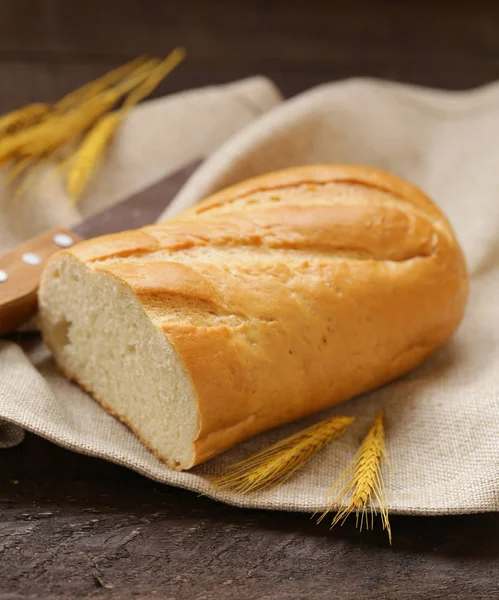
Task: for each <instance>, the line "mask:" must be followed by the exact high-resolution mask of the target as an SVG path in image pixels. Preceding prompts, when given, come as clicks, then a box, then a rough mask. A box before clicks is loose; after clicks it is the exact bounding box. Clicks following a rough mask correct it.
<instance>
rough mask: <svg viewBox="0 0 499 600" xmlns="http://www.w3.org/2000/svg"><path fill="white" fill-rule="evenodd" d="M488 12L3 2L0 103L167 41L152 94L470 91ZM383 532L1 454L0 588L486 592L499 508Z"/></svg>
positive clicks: (482, 0)
mask: <svg viewBox="0 0 499 600" xmlns="http://www.w3.org/2000/svg"><path fill="white" fill-rule="evenodd" d="M498 23H499V4H498V3H494V2H490V1H489V0H476V1H475V2H467V3H459V2H454V3H446V2H441V3H438V2H429V0H422V1H420V2H418V3H415V2H412V3H409V2H400V1H398V2H397V1H395V0H380V1H379V2H372V1H370V0H355V1H346V0H345V1H341V2H340V1H334V0H330V1H329V2H323V1H321V0H310V1H309V2H306V3H303V2H300V3H298V2H295V1H294V0H289V1H288V2H286V3H284V2H278V1H276V0H267V1H264V0H253V1H252V2H247V3H242V2H233V1H229V0H219V1H216V2H206V1H205V0H184V1H182V2H176V3H171V2H168V3H167V2H164V1H163V0H106V1H105V2H104V1H102V0H85V2H78V3H76V2H68V1H67V0H3V1H2V2H0V112H2V111H6V110H10V109H13V108H16V107H18V106H19V105H21V104H24V103H27V102H32V101H49V102H50V101H54V100H56V99H58V98H60V97H61V96H62V95H63V94H65V93H67V92H69V91H71V90H72V89H74V88H75V87H77V86H78V85H82V84H83V83H85V82H87V81H88V80H90V79H92V78H95V77H97V76H99V75H101V74H102V73H104V72H105V71H106V70H109V69H111V68H113V67H115V66H117V65H119V64H121V63H123V62H125V61H126V60H129V59H130V58H132V57H135V56H136V55H137V54H140V53H149V54H158V55H166V54H167V53H168V52H169V51H170V50H171V49H172V48H173V47H174V46H175V45H177V44H183V45H185V46H186V47H187V50H188V58H187V60H186V61H185V63H184V64H183V65H182V66H181V67H180V68H179V69H177V71H175V72H174V73H172V75H171V76H170V77H168V78H167V79H166V80H165V81H164V82H163V83H162V84H161V85H160V86H159V88H158V89H157V90H156V92H155V95H157V96H160V95H163V94H167V93H171V92H174V91H178V90H181V89H186V88H189V87H194V86H201V85H211V84H214V83H223V82H228V81H232V80H234V79H239V78H242V77H247V76H250V75H254V74H264V75H267V76H269V77H270V78H272V79H273V80H274V81H275V82H276V83H277V85H278V86H279V87H280V88H281V90H282V91H283V93H284V94H285V95H286V96H291V95H293V94H296V93H298V92H300V91H303V90H305V89H307V88H309V87H311V86H313V85H317V84H320V83H323V82H326V81H334V80H337V79H342V78H345V77H353V76H373V77H383V78H388V79H393V80H398V81H404V82H409V83H414V84H419V85H428V86H437V87H443V88H447V89H462V88H469V87H473V86H477V85H483V84H485V83H489V82H491V81H494V80H496V79H498V78H499V26H498ZM25 343H29V341H28V342H25ZM16 482H18V483H16ZM392 528H393V534H394V546H393V548H389V547H388V545H387V542H386V537H385V535H384V534H383V533H381V532H380V531H379V530H378V531H376V532H363V533H362V534H360V533H358V532H357V531H356V530H355V529H354V527H353V525H352V523H348V524H347V525H345V527H344V528H342V529H337V530H336V531H334V532H332V533H329V531H328V529H327V525H324V526H319V527H317V526H316V525H315V524H314V523H313V522H312V521H311V520H310V518H309V515H304V514H296V513H272V512H264V511H248V510H240V509H236V508H231V507H227V506H225V505H222V504H219V503H215V502H212V501H210V500H208V499H206V498H199V497H197V496H196V495H195V494H192V493H189V492H184V491H182V490H177V489H174V488H169V487H166V486H160V485H157V484H154V483H153V482H150V481H148V480H146V479H144V478H141V477H139V476H138V475H136V474H134V473H131V472H130V471H126V470H124V469H122V468H119V467H116V466H114V465H111V464H108V463H105V462H103V461H100V460H98V459H92V458H88V457H85V456H81V455H77V454H74V453H71V452H69V451H66V450H62V449H60V448H57V447H56V446H54V445H52V444H50V443H49V442H46V441H44V440H41V439H39V438H36V437H35V436H33V435H28V436H27V440H26V442H25V443H23V444H21V445H20V446H19V447H17V448H13V449H10V450H1V451H0V598H1V599H7V598H9V599H14V598H15V599H18V598H28V597H29V598H68V597H69V598H80V597H89V598H93V597H99V598H100V597H112V598H132V597H133V598H155V597H156V598H175V599H180V600H181V599H183V598H185V599H189V600H191V599H199V600H201V599H205V600H211V599H215V598H216V599H219V598H220V599H222V600H223V599H225V598H227V599H229V598H230V599H233V598H234V599H236V598H237V599H241V600H245V599H253V598H262V599H266V600H270V599H272V600H273V599H277V600H288V599H295V598H317V600H320V599H322V598H324V599H326V598H327V599H328V600H329V599H330V598H338V599H339V600H350V599H356V600H357V599H360V600H362V599H365V598H369V599H378V598H379V599H383V600H385V599H386V600H391V599H396V600H406V599H407V600H408V599H411V600H423V599H425V600H426V599H432V600H440V599H453V600H470V599H473V600H474V599H485V600H488V599H495V598H497V597H498V593H499V576H498V571H499V567H498V565H499V544H498V539H499V518H498V516H497V515H472V516H461V517H438V518H431V517H427V518H423V517H392ZM111 586H112V587H111Z"/></svg>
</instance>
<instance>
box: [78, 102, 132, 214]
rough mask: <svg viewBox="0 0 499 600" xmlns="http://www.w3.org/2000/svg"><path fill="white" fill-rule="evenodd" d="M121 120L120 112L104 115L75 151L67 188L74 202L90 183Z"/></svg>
mask: <svg viewBox="0 0 499 600" xmlns="http://www.w3.org/2000/svg"><path fill="white" fill-rule="evenodd" d="M120 122H121V113H120V112H115V113H111V114H109V115H105V116H104V117H102V118H101V119H100V120H99V121H98V122H97V124H96V125H95V126H94V127H93V128H92V129H91V131H90V132H89V133H88V134H87V135H86V136H85V138H84V140H83V142H82V144H81V146H80V148H79V149H78V150H77V152H76V153H75V155H74V157H73V159H72V160H71V162H70V170H69V173H68V177H67V180H66V190H67V192H68V195H69V197H70V199H71V200H72V201H73V202H76V200H77V199H78V198H79V197H80V195H81V193H82V192H83V190H84V188H85V187H86V185H87V184H88V182H89V180H90V178H91V176H92V175H93V173H94V172H95V170H96V168H97V164H98V162H99V159H100V158H101V156H102V154H103V153H104V150H105V149H106V147H107V146H108V144H109V142H110V140H111V138H112V136H113V135H114V132H115V131H116V129H117V128H118V126H119V124H120Z"/></svg>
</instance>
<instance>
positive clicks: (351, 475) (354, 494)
mask: <svg viewBox="0 0 499 600" xmlns="http://www.w3.org/2000/svg"><path fill="white" fill-rule="evenodd" d="M383 459H385V461H387V455H386V448H385V431H384V427H383V411H381V412H380V413H379V414H378V416H377V417H376V419H375V420H374V423H373V424H372V426H371V429H370V430H369V432H368V434H367V435H366V437H365V438H364V440H363V442H362V444H361V446H360V448H359V450H358V451H357V454H356V455H355V456H354V458H353V460H352V462H351V463H350V464H349V465H348V467H347V468H346V469H345V471H343V473H342V474H341V475H340V477H339V479H338V481H337V482H336V483H335V484H334V485H333V486H332V487H331V488H330V490H329V492H328V496H327V498H328V502H329V506H328V508H327V509H326V510H325V511H324V513H323V514H322V515H321V517H320V518H319V522H320V521H322V519H324V518H325V516H326V515H327V514H328V513H330V512H331V511H332V510H334V509H335V507H337V506H338V505H340V506H341V505H343V504H346V506H345V507H344V508H342V509H340V510H339V511H338V512H337V514H336V516H335V517H334V519H333V521H332V523H331V528H333V527H334V526H335V525H336V524H338V523H341V524H343V523H344V521H345V519H346V518H347V517H348V515H350V513H352V512H354V511H355V514H356V517H357V521H356V523H357V526H359V528H360V530H362V528H363V526H364V524H365V527H366V528H367V529H369V528H371V529H372V528H373V526H374V515H376V514H377V509H376V507H375V505H374V501H376V503H377V507H378V510H379V512H380V515H381V522H382V525H383V529H386V531H387V533H388V539H389V541H390V544H391V543H392V532H391V528H390V522H389V519H388V510H387V507H386V497H385V491H384V484H383V478H382V474H381V468H382V461H383ZM338 489H339V490H340V491H339V492H338V491H337V490H338ZM359 517H360V525H359ZM369 517H370V518H369Z"/></svg>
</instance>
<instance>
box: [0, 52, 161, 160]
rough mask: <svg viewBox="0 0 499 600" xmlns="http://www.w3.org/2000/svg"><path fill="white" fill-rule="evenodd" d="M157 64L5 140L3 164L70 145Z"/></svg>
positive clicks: (0, 151) (148, 64)
mask: <svg viewBox="0 0 499 600" xmlns="http://www.w3.org/2000/svg"><path fill="white" fill-rule="evenodd" d="M156 65H157V61H155V60H154V61H148V62H146V63H144V64H143V65H141V66H139V67H138V68H136V69H135V71H134V72H133V73H131V74H130V75H129V76H128V77H127V78H125V79H124V80H123V81H121V82H120V83H119V84H117V85H116V86H115V87H114V88H110V89H108V90H105V91H103V92H101V93H100V94H98V95H97V96H94V97H91V98H88V99H86V100H85V101H83V102H82V103H81V104H80V105H78V106H76V107H75V108H72V109H71V110H68V111H67V112H65V113H62V114H56V115H55V116H52V117H49V118H47V119H45V120H44V121H42V122H41V123H39V124H37V125H34V126H33V127H29V128H28V129H23V130H21V131H19V132H18V133H16V134H14V135H11V136H8V137H6V138H4V139H2V140H1V141H0V164H4V163H6V162H7V161H9V160H17V159H22V158H23V157H27V156H31V157H33V156H36V157H41V156H45V155H47V154H49V153H51V152H54V151H55V150H57V149H58V148H60V147H61V146H63V145H64V144H67V143H68V142H70V141H71V140H73V139H74V138H76V137H78V136H79V135H81V134H82V133H83V132H84V131H85V130H87V129H88V128H89V127H90V126H91V125H92V124H93V123H95V121H96V120H98V119H99V118H100V117H101V116H102V115H103V114H105V113H106V112H108V111H109V110H111V109H112V108H113V107H114V106H115V105H116V104H117V102H119V100H120V99H121V98H122V97H123V96H124V95H126V94H127V93H129V92H130V91H131V90H132V89H133V88H134V87H136V86H137V85H139V84H140V83H142V82H143V80H144V79H145V78H146V77H147V76H148V75H149V73H150V72H151V69H154V67H155V66H156Z"/></svg>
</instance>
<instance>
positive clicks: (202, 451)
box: [39, 165, 468, 469]
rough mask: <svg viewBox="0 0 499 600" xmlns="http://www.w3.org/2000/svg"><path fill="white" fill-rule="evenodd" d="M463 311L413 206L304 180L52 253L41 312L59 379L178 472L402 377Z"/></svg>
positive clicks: (300, 173)
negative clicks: (77, 389) (86, 394)
mask: <svg viewBox="0 0 499 600" xmlns="http://www.w3.org/2000/svg"><path fill="white" fill-rule="evenodd" d="M467 293H468V280H467V273H466V266H465V262H464V259H463V254H462V252H461V249H460V247H459V245H458V243H457V241H456V238H455V237H454V234H453V232H452V230H451V227H450V225H449V223H448V221H447V219H446V218H445V216H444V215H443V214H442V213H441V212H440V210H439V209H438V208H437V207H436V206H435V204H433V203H432V201H431V200H430V199H429V198H427V197H426V196H425V195H424V194H423V193H422V192H421V191H420V190H419V189H417V188H416V187H414V186H413V185H411V184H409V183H407V182H406V181H404V180H402V179H399V178H398V177H395V176H393V175H390V174H388V173H384V172H381V171H378V170H375V169H369V168H362V167H353V166H333V165H319V166H305V167H300V168H292V169H288V170H284V171H280V172H276V173H270V174H268V175H264V176H262V177H257V178H255V179H250V180H248V181H244V182H243V183H240V184H238V185H235V186H233V187H230V188H229V189H226V190H224V191H222V192H220V193H217V194H215V195H213V196H211V197H210V198H208V199H207V200H205V201H204V202H202V203H200V204H198V205H197V206H195V207H194V208H193V209H190V210H189V211H187V212H186V213H184V214H182V215H181V216H179V217H176V218H174V219H172V220H170V221H167V222H164V223H160V224H157V225H151V226H148V227H144V228H143V229H140V230H137V231H128V232H123V233H120V234H116V235H109V236H104V237H100V238H96V239H93V240H90V241H86V242H83V243H81V244H78V245H77V246H75V247H73V248H70V249H67V250H63V251H61V252H59V253H58V254H57V255H55V256H54V257H53V258H52V259H51V260H50V262H49V264H48V265H47V267H46V269H45V272H44V276H43V280H42V283H41V287H40V294H39V297H40V310H41V313H40V314H41V323H42V330H43V335H44V339H45V341H46V343H47V345H48V346H49V347H50V348H51V349H52V351H53V354H54V357H55V360H56V362H57V363H58V365H59V367H60V368H61V370H62V371H63V372H64V373H65V374H66V375H67V376H68V377H70V378H71V379H73V380H74V381H76V382H77V383H78V384H79V385H80V386H81V387H82V388H84V389H85V390H87V391H88V392H89V393H90V394H92V396H93V397H94V398H95V399H96V400H97V401H98V402H99V403H101V404H102V406H103V407H104V408H105V409H106V410H108V411H109V412H110V413H112V414H113V415H115V416H116V417H117V418H118V419H120V420H121V421H122V422H123V423H125V424H127V425H128V426H129V427H130V428H131V429H132V430H133V431H134V432H135V433H136V435H137V436H139V438H140V439H141V440H142V441H143V442H144V443H145V444H146V445H147V446H148V447H149V448H150V449H151V450H152V451H153V452H154V453H155V454H156V455H157V456H158V457H159V458H160V459H161V460H162V461H164V462H165V463H166V464H168V465H169V466H170V467H172V468H175V469H189V468H190V467H192V466H193V465H196V464H198V463H201V462H203V461H205V460H207V459H209V458H210V457H212V456H214V455H216V454H218V453H220V452H222V451H224V450H226V449H227V448H230V447H231V446H233V445H234V444H236V443H238V442H240V441H241V440H244V439H246V438H248V437H250V436H253V435H255V434H257V433H259V432H262V431H264V430H267V429H270V428H272V427H276V426H278V425H281V424H283V423H287V422H290V421H293V420H295V419H299V418H300V417H303V416H304V415H308V414H310V413H314V412H317V411H320V410H322V409H325V408H327V407H329V406H332V405H334V404H337V403H339V402H343V401H344V400H347V399H349V398H351V397H352V396H355V395H357V394H361V393H363V392H367V391H368V390H372V389H374V388H376V387H378V386H381V385H383V384H385V383H387V382H388V381H390V380H392V379H394V378H395V377H398V376H399V375H401V374H403V373H405V372H406V371H408V370H409V369H412V368H413V367H416V366H417V365H418V364H420V363H421V361H422V360H423V359H425V358H426V357H427V356H428V355H429V354H431V353H432V352H433V351H434V350H435V349H437V348H438V347H439V346H441V345H442V344H443V343H444V342H445V341H446V340H447V339H448V338H449V336H450V335H451V334H452V333H453V331H454V330H455V329H456V327H457V325H458V324H459V322H460V320H461V318H462V316H463V311H464V307H465V303H466V299H467Z"/></svg>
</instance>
